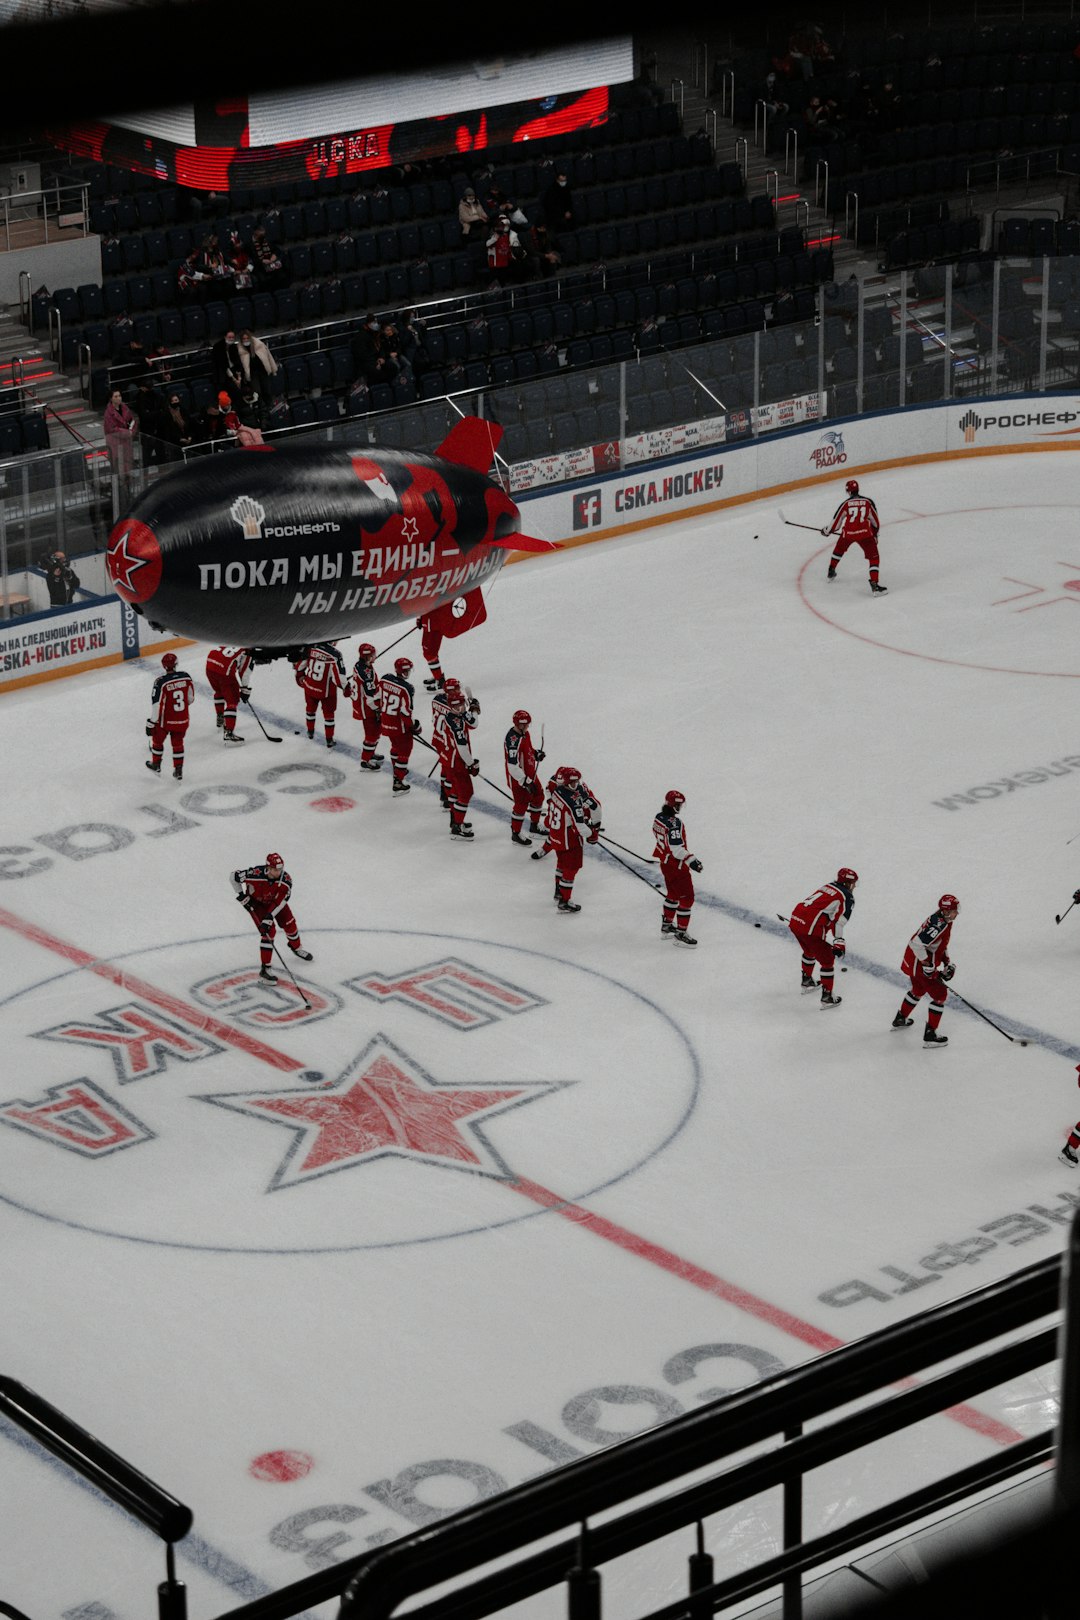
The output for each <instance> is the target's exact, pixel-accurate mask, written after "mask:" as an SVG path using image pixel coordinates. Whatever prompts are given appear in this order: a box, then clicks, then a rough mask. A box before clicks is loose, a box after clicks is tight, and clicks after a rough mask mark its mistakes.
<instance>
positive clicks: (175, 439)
mask: <svg viewBox="0 0 1080 1620" xmlns="http://www.w3.org/2000/svg"><path fill="white" fill-rule="evenodd" d="M161 437H162V438H163V439H164V440H165V443H166V444H172V445H175V446H176V448H177V449H178V450H182V449H183V448H184V446H185V445H188V444H191V443H192V442H193V440H194V437H195V435H194V432H193V430H192V425H191V422H190V421H189V420H188V416H187V413H186V411H185V410H184V409H183V407H182V405H181V404H180V396H179V394H177V393H174V392H173V391H172V390H171V389H170V390H169V393H168V394H167V396H166V407H165V412H164V414H163V416H162V418H161Z"/></svg>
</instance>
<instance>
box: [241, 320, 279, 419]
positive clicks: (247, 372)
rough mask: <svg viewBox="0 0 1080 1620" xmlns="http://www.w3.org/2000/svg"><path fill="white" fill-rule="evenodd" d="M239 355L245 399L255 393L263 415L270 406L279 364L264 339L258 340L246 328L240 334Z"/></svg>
mask: <svg viewBox="0 0 1080 1620" xmlns="http://www.w3.org/2000/svg"><path fill="white" fill-rule="evenodd" d="M237 355H238V357H239V361H240V380H241V386H242V388H243V392H244V397H245V398H249V397H250V395H251V393H252V392H254V393H255V395H256V397H257V400H258V406H259V412H260V415H261V414H262V412H263V411H265V410H268V409H269V406H270V379H271V377H276V376H277V370H278V363H277V361H276V360H275V359H274V357H273V355H272V354H271V353H270V350H269V349H268V348H267V346H266V344H265V343H264V342H263V340H262V338H257V337H256V336H255V334H254V333H253V332H251V331H249V330H248V329H247V328H246V327H245V328H244V330H243V331H242V332H241V333H240V342H239V344H238V346H237Z"/></svg>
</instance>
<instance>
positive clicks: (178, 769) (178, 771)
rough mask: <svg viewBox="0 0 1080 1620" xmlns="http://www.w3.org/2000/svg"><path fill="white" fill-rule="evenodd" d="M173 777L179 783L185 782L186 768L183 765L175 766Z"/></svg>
mask: <svg viewBox="0 0 1080 1620" xmlns="http://www.w3.org/2000/svg"><path fill="white" fill-rule="evenodd" d="M173 776H174V777H175V778H176V780H177V781H178V782H182V781H183V780H184V767H183V766H182V765H174V766H173Z"/></svg>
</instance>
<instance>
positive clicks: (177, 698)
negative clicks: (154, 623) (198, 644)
mask: <svg viewBox="0 0 1080 1620" xmlns="http://www.w3.org/2000/svg"><path fill="white" fill-rule="evenodd" d="M161 668H162V670H163V672H164V673H163V674H161V675H159V676H158V678H157V680H156V681H155V682H154V690H153V692H152V693H151V694H150V713H149V715H148V716H147V719H146V735H147V736H148V737H149V738H150V758H149V759H148V760H147V761H146V768H147V770H148V771H153V772H154V774H155V775H157V776H160V775H161V756H162V754H163V753H164V751H165V738H166V737H168V739H169V742H170V744H171V746H172V756H173V775H174V776H175V777H176V780H177V781H178V782H179V781H180V780H181V778H182V777H183V774H184V739H185V737H186V736H187V728H188V724H189V722H190V720H191V705H192V703H193V702H194V699H195V683H194V682H193V680H192V679H191V676H190V675H189V674H188V673H187V672H186V671H185V670H182V669H178V668H177V659H176V654H175V653H171V652H167V653H165V654H164V655H163V657H162V660H161Z"/></svg>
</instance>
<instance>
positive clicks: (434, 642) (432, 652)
mask: <svg viewBox="0 0 1080 1620" xmlns="http://www.w3.org/2000/svg"><path fill="white" fill-rule="evenodd" d="M416 626H417V629H418V630H420V632H421V636H420V651H421V652H422V653H423V655H424V662H425V663H426V664H427V666H428V668H429V669H430V671H431V675H430V677H429V678H428V679H427V680H426V681H425V682H424V691H425V692H437V691H439V690H440V688H441V687H442V686H444V685H445V680H444V677H443V672H442V665H441V664H440V662H439V651H440V648H441V647H442V643H443V633H442V631H441V630H440V629H438V627H437V622H436V618H435V615H434V614H433V613H429V614H428V615H427V617H426V618H423V619H417V621H416Z"/></svg>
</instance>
